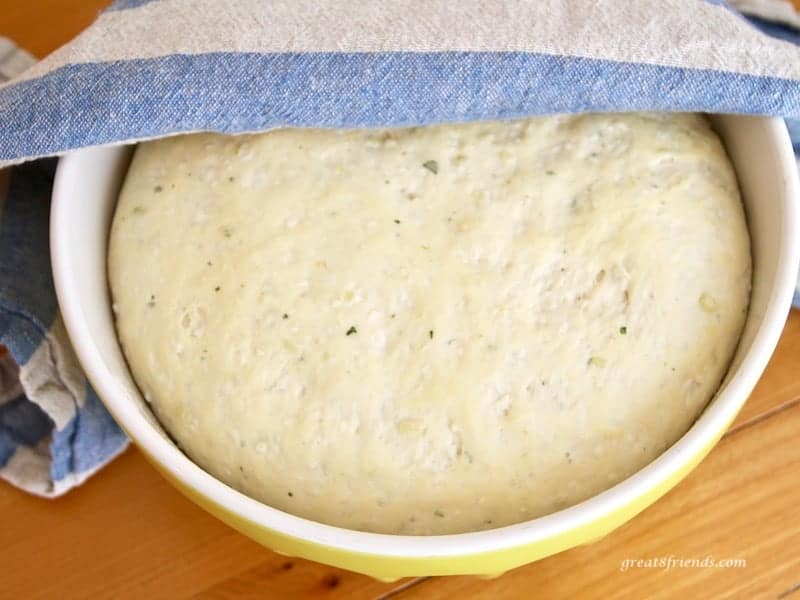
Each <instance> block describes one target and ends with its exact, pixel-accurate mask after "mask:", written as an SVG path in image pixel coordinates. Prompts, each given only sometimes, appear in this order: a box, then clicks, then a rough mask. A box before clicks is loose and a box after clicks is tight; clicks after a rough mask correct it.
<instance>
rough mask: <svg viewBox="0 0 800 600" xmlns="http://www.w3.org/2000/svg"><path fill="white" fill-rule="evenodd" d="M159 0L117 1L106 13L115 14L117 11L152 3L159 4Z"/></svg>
mask: <svg viewBox="0 0 800 600" xmlns="http://www.w3.org/2000/svg"><path fill="white" fill-rule="evenodd" d="M158 1H159V0H116V1H115V2H113V3H112V4H111V6H109V7H108V8H107V9H106V10H105V12H113V11H116V10H128V9H129V8H139V7H140V6H144V5H145V4H150V3H151V2H158Z"/></svg>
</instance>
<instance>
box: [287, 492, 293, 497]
mask: <svg viewBox="0 0 800 600" xmlns="http://www.w3.org/2000/svg"><path fill="white" fill-rule="evenodd" d="M286 494H287V495H288V496H289V498H294V494H293V493H292V492H286Z"/></svg>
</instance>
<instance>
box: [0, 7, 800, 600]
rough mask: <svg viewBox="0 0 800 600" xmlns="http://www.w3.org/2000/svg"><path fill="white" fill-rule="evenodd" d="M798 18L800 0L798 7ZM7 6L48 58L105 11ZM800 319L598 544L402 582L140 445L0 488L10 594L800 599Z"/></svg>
mask: <svg viewBox="0 0 800 600" xmlns="http://www.w3.org/2000/svg"><path fill="white" fill-rule="evenodd" d="M795 3H796V5H797V6H798V7H800V0H795ZM7 4H9V3H4V6H3V7H2V9H0V35H8V36H10V37H11V38H13V39H15V40H16V41H17V42H18V43H20V44H21V45H22V46H24V47H26V48H28V49H29V50H31V51H32V52H33V53H34V54H35V55H37V56H40V57H41V56H44V55H46V54H47V53H49V52H50V51H52V50H53V49H54V48H56V47H57V46H59V45H61V44H62V43H64V42H66V41H67V40H69V39H70V38H71V37H73V36H74V35H75V34H76V33H77V32H78V31H80V30H81V29H82V28H83V27H85V26H86V25H88V24H89V23H90V22H91V21H92V20H93V19H94V18H95V16H96V15H97V14H98V11H99V10H100V9H101V8H102V7H103V6H105V5H106V4H107V2H106V1H105V0H28V1H26V2H12V3H11V6H7ZM799 435H800V313H798V312H794V313H793V314H792V315H791V317H790V319H789V321H788V323H787V326H786V329H785V331H784V334H783V336H782V338H781V342H780V345H779V347H778V350H777V352H776V354H775V356H774V357H773V359H772V361H771V362H770V365H769V367H768V369H767V371H766V373H765V374H764V376H763V378H762V379H761V381H760V383H759V384H758V386H757V387H756V389H755V391H754V393H753V395H752V397H751V398H750V399H749V400H748V403H747V405H746V406H745V408H744V409H743V410H742V412H741V414H740V415H739V417H738V418H737V420H736V422H735V423H734V426H733V428H732V429H731V432H729V433H728V434H727V435H726V436H725V438H724V439H723V441H722V442H721V443H720V444H719V445H718V446H717V448H715V449H714V451H713V452H712V453H711V455H710V456H709V457H708V458H707V459H706V460H705V461H704V462H703V463H702V464H701V465H700V466H699V467H698V468H697V469H696V470H695V471H694V472H693V473H692V475H690V477H689V478H687V479H686V480H685V481H684V482H683V483H681V484H680V485H678V486H677V487H676V488H675V490H673V491H672V492H671V493H669V494H668V495H667V496H666V497H665V498H663V499H662V500H661V501H659V502H658V503H656V504H655V505H654V506H652V507H651V508H649V509H648V510H647V511H645V512H644V513H643V514H642V515H640V516H639V517H637V518H636V519H634V520H633V521H632V522H630V523H628V524H627V525H625V526H624V527H622V528H621V529H619V530H618V531H616V532H614V533H612V534H611V535H610V536H608V537H607V538H605V539H604V540H602V541H600V542H598V543H596V544H593V545H590V546H584V547H581V548H577V549H573V550H570V551H568V552H564V553H562V554H560V555H557V556H554V557H551V558H548V559H546V560H543V561H540V562H537V563H535V564H532V565H528V566H526V567H522V568H520V569H516V570H514V571H511V572H509V573H507V574H506V575H504V576H502V577H500V578H498V579H495V580H489V581H487V580H482V579H478V578H474V577H453V578H437V579H417V580H406V581H404V582H398V583H394V584H386V583H381V582H377V581H374V580H372V579H370V578H367V577H363V576H360V575H355V574H352V573H347V572H344V571H341V570H337V569H332V568H330V567H326V566H323V565H319V564H316V563H311V562H308V561H304V560H296V559H287V558H285V557H281V556H278V555H276V554H274V553H272V552H270V551H268V550H266V549H264V548H261V547H260V546H258V545H257V544H255V543H253V542H251V541H250V540H248V539H247V538H245V537H243V536H241V535H240V534H238V533H236V532H234V531H233V530H231V529H229V528H227V527H226V526H224V525H222V524H221V523H219V522H218V521H216V520H215V519H213V518H212V517H210V516H208V515H207V514H206V513H204V512H203V511H201V510H200V509H198V508H197V507H195V506H194V505H193V504H191V503H190V502H188V501H187V500H185V499H184V498H183V497H182V496H180V495H179V494H178V493H177V492H175V491H174V490H173V489H172V488H171V487H170V486H169V485H168V484H167V483H166V482H165V481H164V480H163V479H161V477H160V476H158V475H157V474H156V472H155V471H154V470H153V469H152V468H151V467H150V466H149V465H148V464H147V463H146V462H145V461H144V459H143V458H142V456H141V454H140V453H139V452H138V451H137V450H135V449H131V450H129V451H127V452H126V453H125V454H124V455H123V456H121V457H120V458H118V459H117V460H116V461H115V462H114V463H113V464H111V465H110V466H109V467H107V468H106V469H105V470H104V471H103V472H102V473H101V474H99V475H97V476H96V477H94V478H92V479H91V480H90V481H89V482H87V483H86V484H85V485H84V486H83V487H81V488H79V489H77V490H75V491H73V492H71V493H70V494H68V495H67V496H65V497H63V498H61V499H59V500H57V501H48V500H42V499H38V498H33V497H31V496H28V495H26V494H24V493H22V492H19V491H18V490H16V489H14V488H12V487H10V486H7V485H4V484H2V483H0V515H2V526H1V527H0V565H2V567H1V568H0V571H1V573H2V574H1V575H0V598H17V597H19V598H50V597H55V596H59V597H65V598H89V597H90V598H142V597H146V598H153V599H156V598H187V597H198V598H211V599H223V598H273V597H274V598H294V597H301V598H302V597H318V596H322V597H328V598H376V597H380V596H382V595H385V594H390V595H392V596H393V597H395V598H409V599H410V598H451V597H474V598H499V597H506V598H528V597H531V596H536V597H542V598H562V597H580V598H645V597H654V598H671V597H682V596H686V597H702V598H708V597H719V598H734V597H741V598H778V597H783V598H786V597H791V598H794V597H798V598H800V591H798V590H800V508H798V507H800V444H798V436H799ZM670 555H671V556H673V557H676V558H703V557H705V556H707V555H712V556H713V557H715V558H719V559H721V558H744V559H746V560H747V566H746V567H744V568H729V569H713V568H684V569H678V568H673V569H670V570H668V571H665V570H660V569H648V568H631V569H629V570H627V571H626V572H621V571H620V564H621V561H622V560H623V559H626V558H632V559H636V558H642V559H646V558H650V557H655V556H667V557H668V556H670Z"/></svg>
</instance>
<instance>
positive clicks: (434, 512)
mask: <svg viewBox="0 0 800 600" xmlns="http://www.w3.org/2000/svg"><path fill="white" fill-rule="evenodd" d="M433 514H434V515H436V516H437V517H440V518H443V517H444V513H443V512H442V511H441V510H439V509H438V508H437V509H436V510H435V511H433Z"/></svg>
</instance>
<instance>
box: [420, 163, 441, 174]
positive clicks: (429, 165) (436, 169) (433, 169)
mask: <svg viewBox="0 0 800 600" xmlns="http://www.w3.org/2000/svg"><path fill="white" fill-rule="evenodd" d="M422 166H423V167H425V168H426V169H428V171H430V172H431V173H433V174H434V175H436V174H437V173H438V172H439V163H438V162H436V161H435V160H426V161H425V162H424V163H422Z"/></svg>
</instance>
